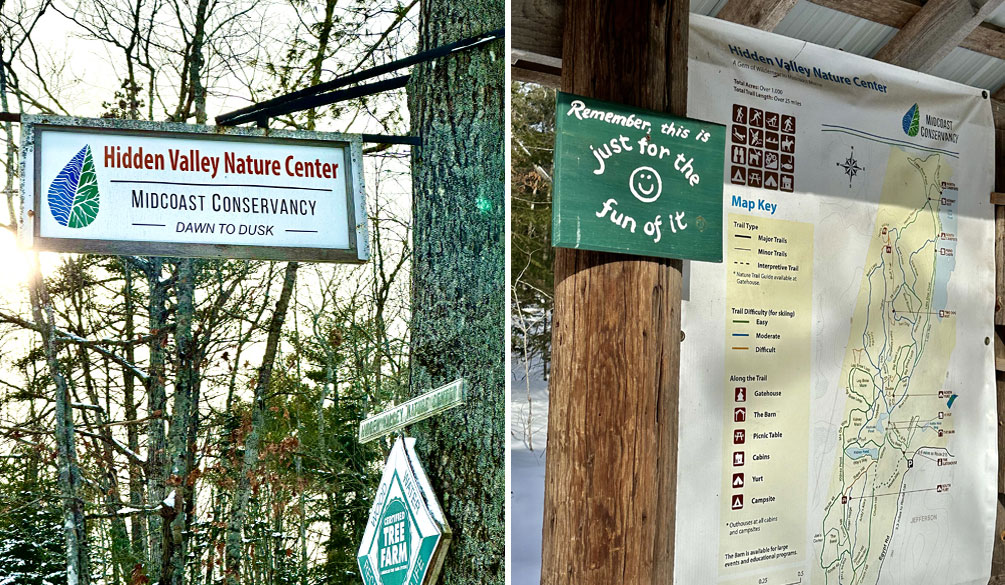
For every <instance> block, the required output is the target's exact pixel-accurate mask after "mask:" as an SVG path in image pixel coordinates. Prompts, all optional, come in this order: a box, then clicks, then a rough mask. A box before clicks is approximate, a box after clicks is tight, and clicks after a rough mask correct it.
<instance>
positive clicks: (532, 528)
mask: <svg viewBox="0 0 1005 585" xmlns="http://www.w3.org/2000/svg"><path fill="white" fill-rule="evenodd" d="M524 372H525V370H524V365H523V363H522V362H521V361H519V360H518V359H514V360H513V380H512V385H511V393H510V405H511V411H510V412H511V413H512V418H511V424H512V428H511V429H510V452H511V455H512V460H511V461H512V469H511V476H510V477H511V486H512V490H513V493H512V496H511V498H510V506H511V507H512V515H511V522H512V525H511V530H512V543H511V550H510V555H511V557H510V558H511V561H512V564H511V566H510V568H511V573H512V574H511V577H512V578H511V581H510V582H511V583H512V584H513V585H538V584H539V583H540V581H541V525H542V518H543V517H544V455H545V441H546V439H547V435H548V383H547V382H546V381H545V380H544V379H543V374H542V372H541V367H540V364H539V363H535V364H534V365H533V367H532V371H531V376H530V378H529V380H530V383H529V400H528V378H527V377H526V376H525V375H524Z"/></svg>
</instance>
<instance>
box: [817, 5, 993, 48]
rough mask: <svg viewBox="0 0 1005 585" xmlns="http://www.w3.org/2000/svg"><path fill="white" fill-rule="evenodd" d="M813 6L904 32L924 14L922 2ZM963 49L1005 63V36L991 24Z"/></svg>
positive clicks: (967, 38)
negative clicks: (921, 12) (911, 21)
mask: <svg viewBox="0 0 1005 585" xmlns="http://www.w3.org/2000/svg"><path fill="white" fill-rule="evenodd" d="M809 2H812V3H813V4H817V5H819V6H824V7H826V8H830V9H832V10H837V11H839V12H844V13H845V14H850V15H852V16H857V17H859V18H864V19H866V20H869V21H872V22H876V23H879V24H884V25H886V26H890V27H893V28H903V27H904V26H905V25H906V24H907V23H908V22H909V21H910V20H911V19H912V18H914V16H915V15H916V14H917V13H918V11H919V10H921V1H920V0H882V1H880V2H877V1H876V0H809ZM960 46H961V47H963V48H965V49H970V50H971V51H976V52H978V53H983V54H985V55H988V56H991V57H997V58H999V59H1005V33H1003V32H1002V29H1001V28H1000V27H997V26H995V25H993V24H991V23H986V22H985V23H981V24H980V26H978V27H976V28H975V29H973V31H971V32H970V34H968V35H966V36H965V38H964V39H963V40H962V41H961V42H960Z"/></svg>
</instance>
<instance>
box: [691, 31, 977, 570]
mask: <svg viewBox="0 0 1005 585" xmlns="http://www.w3.org/2000/svg"><path fill="white" fill-rule="evenodd" d="M690 55H691V60H690V64H689V67H690V71H689V102H688V106H689V110H688V116H690V117H694V118H698V119H705V120H709V121H713V122H718V123H723V124H727V128H728V130H727V131H728V134H729V137H728V139H727V152H726V158H727V162H726V168H725V179H724V182H725V187H724V191H723V197H724V218H723V220H724V225H725V229H724V230H723V231H724V236H723V237H724V239H723V251H724V254H723V256H724V261H723V263H722V264H709V263H692V264H691V266H690V270H691V273H690V290H689V295H688V296H689V298H690V301H688V302H685V304H684V311H683V322H682V327H683V329H684V332H685V334H686V338H685V341H684V342H683V343H682V345H681V413H680V415H681V421H682V423H681V430H680V467H679V473H680V477H681V481H680V482H679V487H678V510H677V528H676V530H677V554H676V567H675V576H676V582H677V583H680V584H682V585H683V584H685V583H686V584H691V583H724V584H729V585H733V584H737V585H740V584H756V585H790V584H805V583H811V584H815V585H816V584H819V585H908V584H911V585H913V584H916V583H938V584H940V585H964V584H977V583H987V580H988V577H989V574H990V564H991V547H992V542H993V526H994V519H995V491H996V485H997V479H996V466H997V448H996V443H997V431H996V416H995V389H994V355H993V348H992V346H991V345H987V344H986V343H985V340H986V338H991V337H993V312H994V225H993V215H994V214H993V207H992V205H991V204H990V202H989V193H990V191H991V190H992V174H993V168H994V165H993V153H994V146H993V131H992V128H993V124H992V118H991V108H990V103H989V101H988V99H987V97H986V95H984V94H982V91H981V90H978V89H974V88H969V87H965V86H961V85H958V84H955V83H951V82H947V81H944V80H939V79H936V78H933V77H930V76H926V75H922V74H918V73H914V72H910V71H907V70H904V69H900V68H896V67H892V66H888V65H884V64H881V63H877V62H875V61H871V60H868V59H864V58H861V57H857V56H855V55H849V54H846V53H842V52H840V51H837V50H833V49H828V48H824V47H819V46H815V45H810V44H807V43H804V42H802V41H797V40H794V39H789V38H785V37H780V36H777V35H772V34H769V33H765V32H761V31H756V30H753V29H749V28H745V27H741V26H737V25H732V24H729V23H725V22H722V21H719V20H714V19H709V18H704V17H698V16H695V15H692V24H691V40H690ZM723 96H728V99H725V100H724V99H723ZM709 461H714V462H717V463H716V464H715V465H709V464H708V462H709Z"/></svg>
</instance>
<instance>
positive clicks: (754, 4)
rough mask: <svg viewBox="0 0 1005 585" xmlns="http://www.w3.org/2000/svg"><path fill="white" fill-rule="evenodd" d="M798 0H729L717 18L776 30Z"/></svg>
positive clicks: (762, 28)
mask: <svg viewBox="0 0 1005 585" xmlns="http://www.w3.org/2000/svg"><path fill="white" fill-rule="evenodd" d="M796 1H797V0H729V2H727V3H726V5H725V6H723V7H722V10H720V11H719V14H717V15H716V18H721V19H723V20H728V21H730V22H735V23H737V24H742V25H745V26H752V27H754V28H759V29H761V30H769V31H770V30H775V27H776V26H778V23H780V22H782V19H783V18H785V15H786V14H788V13H789V11H790V10H792V7H793V6H795V5H796Z"/></svg>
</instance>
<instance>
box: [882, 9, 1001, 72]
mask: <svg viewBox="0 0 1005 585" xmlns="http://www.w3.org/2000/svg"><path fill="white" fill-rule="evenodd" d="M1003 1H1005V0H928V2H927V3H926V4H925V5H924V6H922V7H921V9H920V10H918V12H917V13H916V14H915V15H914V16H913V17H912V18H911V20H909V21H908V22H907V24H905V25H904V27H903V28H901V29H900V31H899V32H898V33H897V34H896V35H894V37H893V38H892V39H890V42H888V43H887V44H886V45H884V46H883V48H881V49H880V50H879V52H878V53H876V55H875V56H874V57H873V58H874V59H876V60H878V61H886V62H887V63H892V64H894V65H900V66H902V67H907V68H908V69H915V70H917V71H931V70H932V68H934V67H935V66H936V65H938V63H939V61H942V59H944V58H945V57H946V55H948V54H949V52H950V51H952V50H953V49H954V48H956V47H957V46H958V45H959V44H960V43H961V42H963V39H965V38H967V36H968V35H969V34H970V33H972V32H973V31H974V30H975V29H976V28H977V27H978V26H980V24H981V23H982V22H984V20H985V19H986V18H987V17H988V16H989V15H990V14H991V13H992V12H993V11H994V10H995V9H996V8H998V7H999V6H1001V4H1002V2H1003Z"/></svg>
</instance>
